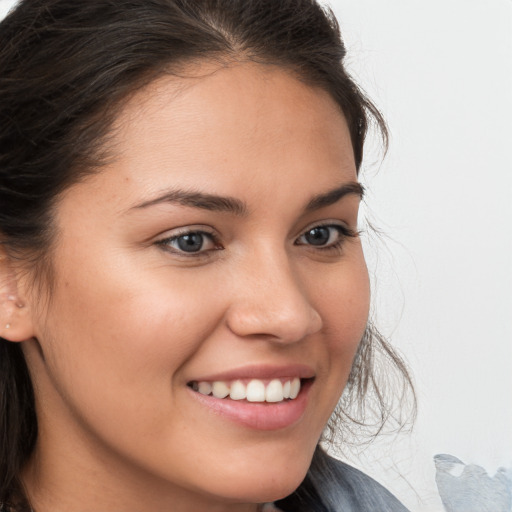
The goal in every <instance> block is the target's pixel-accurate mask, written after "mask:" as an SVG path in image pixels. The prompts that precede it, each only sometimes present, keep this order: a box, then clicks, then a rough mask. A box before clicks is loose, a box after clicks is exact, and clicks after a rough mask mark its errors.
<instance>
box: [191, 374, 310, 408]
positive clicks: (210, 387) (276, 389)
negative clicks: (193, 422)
mask: <svg viewBox="0 0 512 512" xmlns="http://www.w3.org/2000/svg"><path fill="white" fill-rule="evenodd" d="M312 380H313V379H312V378H309V379H301V378H299V377H292V378H291V377H285V378H274V379H236V380H232V381H228V380H215V381H191V382H189V383H188V384H187V385H188V387H189V388H191V389H192V390H193V391H195V392H197V393H199V394H201V395H205V396H213V397H214V398H218V399H224V400H235V401H245V402H250V403H274V404H275V403H280V402H285V401H291V400H295V399H296V398H297V397H298V396H299V394H300V390H301V388H302V387H303V386H304V385H305V384H306V383H308V381H312Z"/></svg>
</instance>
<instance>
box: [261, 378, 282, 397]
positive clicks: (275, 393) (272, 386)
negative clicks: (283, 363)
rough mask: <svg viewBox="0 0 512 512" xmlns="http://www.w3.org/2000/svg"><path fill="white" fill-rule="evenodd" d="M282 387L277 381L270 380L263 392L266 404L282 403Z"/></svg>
mask: <svg viewBox="0 0 512 512" xmlns="http://www.w3.org/2000/svg"><path fill="white" fill-rule="evenodd" d="M283 398H284V396H283V385H282V384H281V381H280V380H278V379H274V380H271V381H270V382H269V384H268V386H267V389H266V390H265V401H266V402H282V401H283Z"/></svg>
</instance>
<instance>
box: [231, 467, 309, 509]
mask: <svg viewBox="0 0 512 512" xmlns="http://www.w3.org/2000/svg"><path fill="white" fill-rule="evenodd" d="M309 465H310V461H306V462H305V463H303V464H301V463H300V461H297V460H290V461H287V463H286V464H281V465H279V467H278V465H276V464H273V465H272V466H271V467H258V468H255V469H254V470H253V471H248V472H247V473H245V474H244V475H243V476H242V475H240V474H239V475H237V476H238V477H237V478H232V479H229V478H226V479H225V480H223V482H222V483H223V484H224V485H225V488H224V492H225V494H224V492H222V491H221V493H222V494H224V495H225V496H226V497H228V496H229V497H230V499H231V500H233V501H236V502H248V503H265V502H273V501H276V500H280V499H282V498H285V497H286V496H289V495H290V494H292V493H293V492H294V491H295V490H296V489H297V487H299V485H300V484H301V483H302V481H303V480H304V478H305V477H306V473H307V471H308V469H309ZM226 484H227V485H226ZM224 485H223V487H224Z"/></svg>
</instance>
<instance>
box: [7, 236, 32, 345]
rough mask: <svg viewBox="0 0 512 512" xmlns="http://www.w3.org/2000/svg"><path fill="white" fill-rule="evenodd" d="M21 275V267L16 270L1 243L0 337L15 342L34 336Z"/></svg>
mask: <svg viewBox="0 0 512 512" xmlns="http://www.w3.org/2000/svg"><path fill="white" fill-rule="evenodd" d="M18 267H19V266H18ZM20 275H22V274H21V272H20V270H19V268H18V271H16V266H15V265H13V263H12V261H11V260H10V258H9V257H8V255H7V254H6V253H5V250H4V249H3V247H2V246H1V245H0V337H2V338H4V339H6V340H8V341H14V342H17V341H25V340H28V339H30V338H32V337H33V325H32V317H31V314H30V308H29V306H28V303H27V300H26V297H25V293H24V288H26V283H25V286H23V284H22V283H21V279H20ZM23 281H25V279H24V280H23Z"/></svg>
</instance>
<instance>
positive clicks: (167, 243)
mask: <svg viewBox="0 0 512 512" xmlns="http://www.w3.org/2000/svg"><path fill="white" fill-rule="evenodd" d="M322 228H330V229H334V230H336V231H337V232H338V239H337V240H336V241H335V242H333V243H331V244H330V245H324V246H320V245H319V246H315V245H314V244H307V243H299V240H300V239H301V238H302V237H305V236H306V235H307V234H308V233H311V232H312V231H313V230H315V229H322ZM191 235H201V236H202V237H203V239H204V237H206V238H209V239H210V240H211V242H212V244H213V245H214V246H216V247H215V248H214V249H208V250H199V251H192V252H187V251H184V250H182V249H179V248H174V247H172V246H171V243H173V242H177V241H178V240H179V239H180V238H182V237H186V236H191ZM357 236H358V232H356V231H354V230H352V229H350V228H349V227H347V226H344V225H341V224H328V223H326V224H317V225H314V226H311V227H310V228H308V229H306V230H305V231H304V232H303V233H302V234H301V235H300V236H299V237H298V238H297V239H296V240H295V242H294V245H305V246H306V245H307V246H309V247H310V248H312V249H313V250H316V251H323V252H328V251H331V252H335V253H340V252H341V249H342V246H343V245H344V242H345V240H346V239H347V238H356V237H357ZM329 237H330V235H329ZM156 245H158V246H160V247H162V249H164V250H166V251H169V252H172V253H174V254H177V255H179V256H183V257H186V258H200V257H207V256H211V253H212V252H213V251H218V250H222V247H221V244H220V240H219V239H218V237H217V236H216V235H215V234H214V233H212V232H209V231H205V230H202V229H188V230H184V231H182V232H180V233H178V234H176V235H173V236H171V237H167V238H164V239H162V240H158V241H157V242H156Z"/></svg>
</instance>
